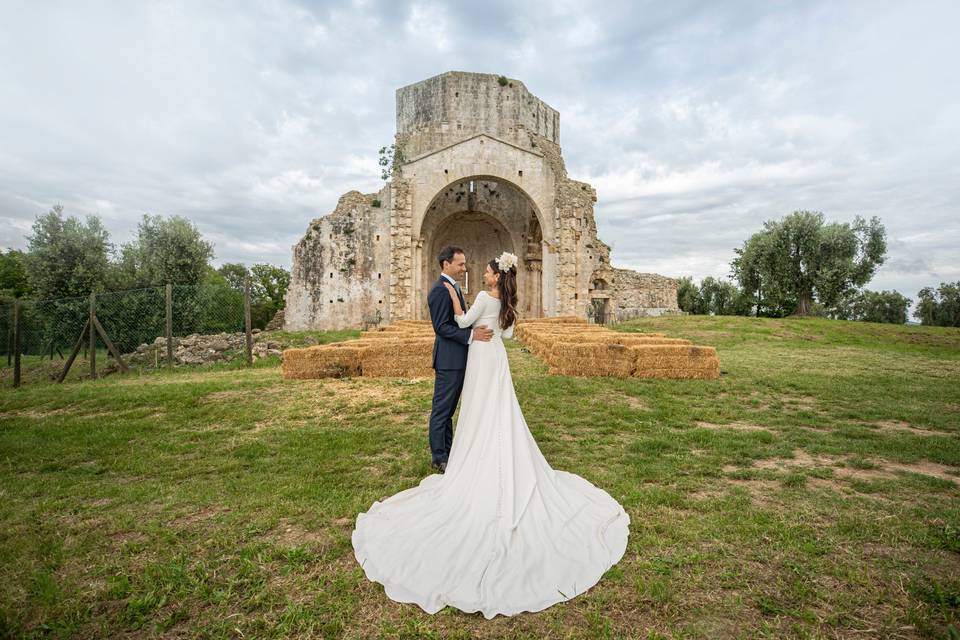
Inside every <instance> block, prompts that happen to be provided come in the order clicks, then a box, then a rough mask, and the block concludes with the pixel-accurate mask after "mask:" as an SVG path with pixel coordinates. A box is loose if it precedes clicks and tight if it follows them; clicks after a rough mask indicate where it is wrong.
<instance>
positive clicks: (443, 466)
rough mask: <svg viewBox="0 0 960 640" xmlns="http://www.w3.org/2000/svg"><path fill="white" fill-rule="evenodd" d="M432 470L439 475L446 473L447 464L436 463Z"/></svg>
mask: <svg viewBox="0 0 960 640" xmlns="http://www.w3.org/2000/svg"><path fill="white" fill-rule="evenodd" d="M430 468H431V469H433V470H434V471H436V472H437V473H443V472H444V471H446V470H447V463H446V462H441V463H439V464H437V463H436V462H434V463H431V465H430Z"/></svg>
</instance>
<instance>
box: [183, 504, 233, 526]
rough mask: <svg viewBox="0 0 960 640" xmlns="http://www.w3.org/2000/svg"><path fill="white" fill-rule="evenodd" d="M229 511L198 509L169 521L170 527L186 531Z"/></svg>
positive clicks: (210, 508) (224, 508) (220, 508)
mask: <svg viewBox="0 0 960 640" xmlns="http://www.w3.org/2000/svg"><path fill="white" fill-rule="evenodd" d="M229 511H230V509H228V508H227V507H205V508H203V509H198V510H197V511H193V512H191V513H186V514H184V515H181V516H178V517H176V518H174V519H172V520H170V525H171V526H174V527H177V528H181V529H186V528H189V527H192V526H194V525H196V524H199V523H201V522H206V521H208V520H212V519H213V518H216V517H217V516H218V515H221V514H223V513H228V512H229Z"/></svg>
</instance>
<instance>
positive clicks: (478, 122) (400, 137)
mask: <svg viewBox="0 0 960 640" xmlns="http://www.w3.org/2000/svg"><path fill="white" fill-rule="evenodd" d="M527 132H532V133H534V134H536V135H539V136H543V137H544V138H546V139H547V140H550V141H552V142H553V143H555V144H559V142H560V113H559V112H558V111H557V110H556V109H553V108H551V107H550V106H549V105H547V104H546V103H545V102H543V101H542V100H540V99H539V98H537V97H536V96H535V95H533V94H532V93H530V91H529V90H527V88H526V87H525V86H524V84H523V83H522V82H520V81H519V80H514V79H506V84H501V81H500V76H497V75H494V74H489V73H463V72H456V71H453V72H449V73H444V74H441V75H439V76H435V77H433V78H429V79H427V80H424V81H422V82H417V83H415V84H412V85H409V86H406V87H402V88H400V89H398V90H397V143H398V145H401V146H402V150H403V151H402V152H403V155H404V156H405V157H406V158H407V159H412V158H415V157H417V156H419V155H421V154H423V153H426V152H429V151H432V150H435V149H440V148H442V147H445V146H448V145H450V144H453V143H455V142H458V141H460V140H465V139H467V138H469V137H471V136H473V135H476V134H477V133H486V134H488V135H491V136H494V137H496V138H500V139H501V140H506V141H508V142H512V143H514V144H524V143H527V142H528V141H529V137H528V135H527Z"/></svg>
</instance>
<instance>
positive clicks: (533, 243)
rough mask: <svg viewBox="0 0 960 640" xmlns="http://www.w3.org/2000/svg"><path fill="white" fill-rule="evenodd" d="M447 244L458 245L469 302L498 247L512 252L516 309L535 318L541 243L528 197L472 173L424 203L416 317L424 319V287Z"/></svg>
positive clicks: (435, 273)
mask: <svg viewBox="0 0 960 640" xmlns="http://www.w3.org/2000/svg"><path fill="white" fill-rule="evenodd" d="M448 244H453V245H457V246H459V247H462V248H463V250H464V253H465V254H466V257H467V269H468V274H469V275H468V278H464V281H463V282H461V287H463V288H464V290H465V298H466V300H467V303H468V304H470V303H471V302H472V301H473V299H474V298H475V297H476V294H477V292H479V291H480V290H482V288H483V279H482V274H483V270H484V269H485V267H486V263H487V262H488V261H489V260H491V259H493V258H496V257H497V256H499V255H500V254H501V253H502V252H504V251H509V252H510V253H514V254H516V255H517V257H518V259H519V264H518V265H517V285H518V297H519V311H520V316H521V317H523V318H532V317H540V316H541V315H542V309H543V282H542V280H543V272H542V268H541V264H542V261H543V252H544V243H543V232H542V230H541V226H540V221H539V218H538V215H537V212H536V209H535V208H534V206H533V203H532V201H531V200H530V198H529V197H528V196H527V194H526V193H524V191H523V190H522V189H520V188H519V187H517V186H516V185H514V184H513V183H511V182H509V181H506V180H502V179H500V178H491V177H484V176H477V177H473V178H466V179H463V180H459V181H457V182H454V183H451V184H449V185H447V186H446V187H445V188H444V189H443V190H442V191H441V192H440V193H438V194H437V195H436V196H434V198H433V200H432V201H431V203H430V205H429V206H428V207H427V210H426V213H425V215H424V219H423V222H422V224H421V225H420V237H419V242H418V249H419V256H420V260H419V262H420V265H419V266H420V279H419V281H420V286H419V289H420V290H419V291H417V292H416V293H415V295H416V296H417V299H418V304H416V306H415V308H417V309H419V317H420V318H429V317H430V316H429V312H428V310H427V305H426V297H427V291H428V290H429V288H430V287H431V286H432V285H433V283H434V282H435V281H436V279H437V278H438V277H439V273H440V267H439V265H438V264H437V255H438V254H439V252H440V249H441V248H443V247H444V246H446V245H448Z"/></svg>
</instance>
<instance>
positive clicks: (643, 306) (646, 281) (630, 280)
mask: <svg viewBox="0 0 960 640" xmlns="http://www.w3.org/2000/svg"><path fill="white" fill-rule="evenodd" d="M611 272H612V277H611V279H610V282H609V287H608V289H607V292H608V293H609V294H610V298H611V305H612V309H611V310H612V311H615V312H617V313H620V314H627V315H659V314H661V313H669V312H679V310H680V309H679V307H678V306H677V281H676V280H675V279H673V278H667V277H665V276H661V275H658V274H656V273H638V272H636V271H631V270H629V269H612V270H611Z"/></svg>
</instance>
